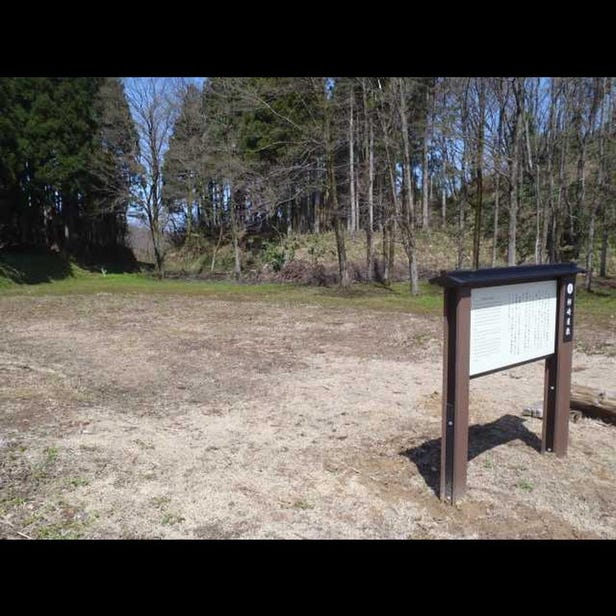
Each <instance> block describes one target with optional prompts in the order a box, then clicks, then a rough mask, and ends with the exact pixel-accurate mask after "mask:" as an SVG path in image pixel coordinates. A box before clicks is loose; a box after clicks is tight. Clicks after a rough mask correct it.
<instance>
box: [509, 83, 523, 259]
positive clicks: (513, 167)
mask: <svg viewBox="0 0 616 616" xmlns="http://www.w3.org/2000/svg"><path fill="white" fill-rule="evenodd" d="M514 92H515V99H516V114H515V118H514V120H513V130H512V137H511V148H512V151H511V153H510V154H511V163H510V174H509V232H508V236H507V244H508V245H507V265H515V264H516V259H517V247H516V242H517V234H518V197H519V166H520V134H521V131H520V124H521V122H522V96H523V88H522V86H521V84H520V83H519V81H518V79H517V78H515V79H514Z"/></svg>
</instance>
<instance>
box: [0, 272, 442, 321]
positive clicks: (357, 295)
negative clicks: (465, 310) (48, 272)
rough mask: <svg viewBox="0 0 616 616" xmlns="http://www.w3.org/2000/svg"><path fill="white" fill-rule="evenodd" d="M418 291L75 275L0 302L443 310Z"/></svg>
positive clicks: (9, 291) (438, 298) (434, 292)
mask: <svg viewBox="0 0 616 616" xmlns="http://www.w3.org/2000/svg"><path fill="white" fill-rule="evenodd" d="M420 286H421V294H420V295H419V296H416V297H412V296H411V294H410V292H409V287H408V284H406V283H394V284H392V285H391V287H384V286H382V285H378V284H369V283H357V284H354V285H352V286H351V287H350V288H349V289H347V290H343V289H339V288H337V287H316V286H307V285H299V284H292V283H267V284H241V283H240V284H238V283H236V282H231V281H201V280H177V279H175V280H158V279H156V278H154V277H152V276H149V275H147V274H107V275H102V274H96V273H91V272H81V273H80V274H79V275H78V276H75V277H71V278H66V279H63V280H57V281H53V282H51V283H46V284H40V285H31V286H30V285H28V286H24V285H14V286H11V287H10V288H4V289H0V297H1V296H10V295H27V296H40V295H92V294H98V293H110V294H147V295H183V296H198V297H208V298H211V299H220V300H237V301H255V300H257V301H258V300H262V301H274V302H277V303H291V304H318V305H323V306H331V307H340V308H345V307H351V308H366V309H371V310H385V311H392V312H414V313H420V314H436V313H438V312H439V311H440V310H441V305H442V290H441V289H439V288H437V287H435V286H433V285H430V284H428V283H427V282H422V283H421V284H420Z"/></svg>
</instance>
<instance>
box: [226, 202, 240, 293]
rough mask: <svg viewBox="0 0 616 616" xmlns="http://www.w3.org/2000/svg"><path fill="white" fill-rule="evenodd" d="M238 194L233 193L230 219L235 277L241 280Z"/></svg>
mask: <svg viewBox="0 0 616 616" xmlns="http://www.w3.org/2000/svg"><path fill="white" fill-rule="evenodd" d="M237 209H238V208H237V194H236V195H231V208H230V212H229V219H230V223H231V241H232V243H233V255H234V257H235V262H234V266H233V277H234V278H235V280H237V281H239V280H240V279H241V277H242V259H241V252H240V241H239V229H238V224H237Z"/></svg>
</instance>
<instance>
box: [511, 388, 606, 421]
mask: <svg viewBox="0 0 616 616" xmlns="http://www.w3.org/2000/svg"><path fill="white" fill-rule="evenodd" d="M569 406H570V408H571V411H570V413H571V420H572V421H574V422H576V421H577V420H578V419H579V417H580V413H581V414H583V415H585V416H586V417H592V418H593V419H602V420H603V421H605V422H607V423H612V424H616V391H608V390H605V389H597V388H593V387H586V386H585V385H575V384H574V385H573V386H572V387H571V402H570V404H569ZM522 415H526V416H528V417H536V418H538V419H541V418H542V417H543V400H538V401H537V402H533V403H532V404H529V405H528V406H527V407H526V408H525V409H524V410H523V411H522Z"/></svg>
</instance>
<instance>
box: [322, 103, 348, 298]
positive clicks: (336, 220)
mask: <svg viewBox="0 0 616 616" xmlns="http://www.w3.org/2000/svg"><path fill="white" fill-rule="evenodd" d="M325 106H326V107H325V149H326V158H327V203H328V207H329V211H330V214H331V220H332V224H333V226H334V233H335V236H336V250H337V252H338V273H339V276H340V286H341V287H342V288H347V287H348V286H349V272H348V267H347V255H346V245H345V240H344V225H343V222H342V212H341V211H340V205H339V202H338V188H337V185H336V171H335V169H334V144H333V139H332V133H331V108H330V102H329V101H327V100H326V101H325Z"/></svg>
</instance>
